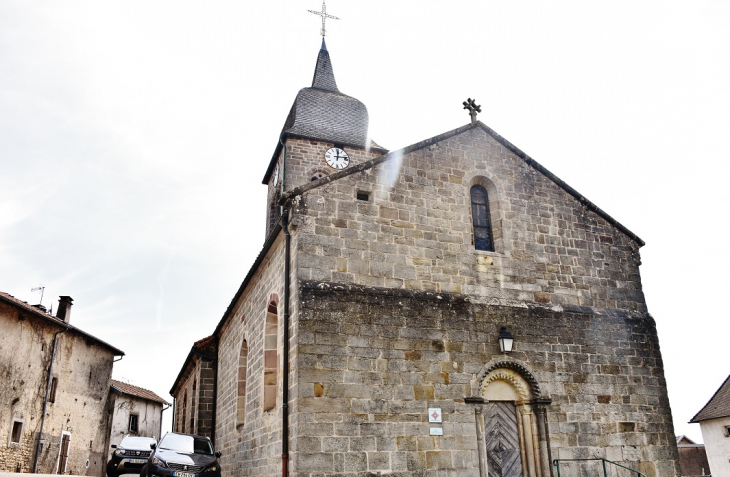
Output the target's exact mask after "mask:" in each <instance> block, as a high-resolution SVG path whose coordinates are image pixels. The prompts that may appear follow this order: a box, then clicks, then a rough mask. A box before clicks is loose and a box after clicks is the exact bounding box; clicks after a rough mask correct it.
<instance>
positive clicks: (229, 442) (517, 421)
mask: <svg viewBox="0 0 730 477" xmlns="http://www.w3.org/2000/svg"><path fill="white" fill-rule="evenodd" d="M367 131H368V116H367V109H366V108H365V106H364V105H363V104H362V103H360V102H359V101H358V100H356V99H354V98H352V97H349V96H346V95H344V94H342V93H341V92H340V91H339V89H338V87H337V84H336V81H335V76H334V73H333V69H332V64H331V61H330V58H329V54H328V52H327V50H326V47H325V45H324V41H323V43H322V49H321V50H320V52H319V56H318V58H317V65H316V68H315V75H314V79H313V83H312V87H310V88H304V89H303V90H301V91H300V92H299V94H298V95H297V98H296V100H295V102H294V105H293V107H292V110H291V112H290V114H289V116H288V118H287V120H286V122H285V125H284V128H283V130H282V133H281V141H280V142H279V144H277V145H276V148H275V152H274V154H273V157H272V159H271V161H270V163H269V165H268V168H267V170H266V174H265V176H264V180H263V183H264V184H265V185H267V187H268V208H267V221H266V224H265V225H266V231H267V234H266V237H267V238H266V241H265V244H264V247H263V249H262V251H261V253H260V254H259V256H258V258H257V260H256V262H255V263H254V265H253V266H252V268H251V269H250V271H249V273H248V274H247V276H246V277H245V279H244V281H243V283H242V284H241V287H240V288H239V290H238V292H237V294H236V295H235V296H234V297H233V300H232V301H231V303H230V305H229V306H228V309H227V310H226V312H225V314H224V315H223V317H222V319H221V320H220V322H219V323H218V326H217V327H216V329H215V330H214V332H213V334H212V335H211V341H210V346H211V348H209V350H208V351H207V353H208V354H215V359H214V360H211V362H213V363H214V368H215V369H214V371H213V373H212V374H213V375H214V377H215V383H214V384H213V389H214V399H213V415H214V418H213V422H214V426H213V427H214V429H213V430H212V434H213V437H214V440H215V445H216V448H217V450H220V451H221V452H222V453H223V456H222V458H221V462H222V465H223V466H224V472H226V473H227V474H229V475H235V476H245V475H271V476H273V475H282V472H284V474H285V475H291V476H298V477H314V476H335V475H351V476H366V475H367V476H372V475H395V476H436V475H438V476H459V477H463V476H474V477H476V476H480V477H487V476H490V477H491V476H505V477H506V476H525V477H528V476H529V477H549V476H553V475H557V474H556V467H555V466H554V465H553V461H555V460H556V459H557V460H559V465H560V468H561V475H587V474H586V473H587V472H590V471H591V470H592V469H598V468H600V466H601V465H603V461H600V460H595V461H580V462H576V461H572V460H571V459H607V460H608V461H612V462H615V463H618V464H620V465H623V466H626V467H630V468H633V469H636V470H638V471H640V472H642V473H644V474H646V475H647V476H652V477H655V476H662V477H664V476H677V475H679V466H678V458H677V449H676V442H675V437H674V431H673V426H672V420H671V411H670V408H669V401H668V398H667V391H666V385H665V380H664V373H663V365H662V359H661V353H660V350H659V343H658V339H657V333H656V327H655V322H654V320H653V318H652V317H651V315H650V314H649V313H648V310H647V307H646V303H645V300H644V296H643V293H642V288H641V278H640V274H639V266H640V263H641V262H640V255H639V249H640V247H641V246H642V245H643V242H642V240H641V239H640V238H639V237H637V236H636V235H634V234H633V233H632V232H631V231H629V230H628V229H626V228H625V227H624V226H623V225H621V224H620V223H619V222H617V221H616V220H615V219H613V218H612V217H610V216H609V215H608V214H606V213H605V212H604V211H603V210H601V209H600V208H598V207H597V206H596V205H594V204H593V203H591V202H590V201H589V200H588V199H586V198H585V197H584V196H582V195H581V194H579V193H578V192H577V191H575V190H574V189H572V188H571V187H570V186H568V185H567V184H565V183H564V182H563V181H561V180H560V179H559V178H558V177H556V176H555V175H554V174H552V173H551V172H550V171H548V170H547V169H546V168H544V167H543V166H542V165H540V164H539V163H537V162H536V161H535V160H533V159H532V158H530V157H529V156H527V155H525V154H524V153H523V152H522V151H520V150H519V149H518V148H517V147H515V146H514V145H512V144H511V143H510V142H508V141H507V140H506V139H504V138H502V137H501V136H500V135H499V134H497V133H496V132H495V131H493V130H492V129H490V128H489V127H488V126H486V125H484V124H482V123H481V122H478V121H475V120H474V119H472V122H471V123H470V124H467V125H465V126H463V127H460V128H457V129H454V130H452V131H449V132H446V133H444V134H441V135H439V136H436V137H433V138H430V139H427V140H425V141H422V142H420V143H417V144H414V145H412V146H409V147H406V148H404V149H401V150H398V151H387V150H385V149H384V148H382V147H380V146H379V145H377V144H376V143H374V142H372V141H371V140H370V139H369V138H368V134H367ZM500 336H502V337H508V336H509V337H511V338H512V339H513V346H512V349H511V351H510V350H508V349H504V350H503V349H502V348H501V346H500V342H499V338H500ZM191 369H192V368H191ZM188 374H190V373H188ZM193 374H194V373H192V374H190V375H189V376H188V375H187V374H186V378H185V380H191V379H197V380H198V381H197V382H200V378H199V377H197V376H193ZM181 375H182V371H181ZM186 382H187V381H186ZM176 386H177V384H176ZM183 388H185V386H183V385H182V384H181V385H180V386H179V389H183ZM175 397H176V411H175V415H176V416H179V415H180V414H179V413H180V407H179V406H180V402H181V399H182V397H181V396H177V395H176V396H175ZM178 419H180V418H178V417H176V421H177V422H180V421H179V420H178ZM187 422H189V420H188V421H187ZM192 431H194V429H192ZM596 465H597V466H598V467H595V466H596ZM609 465H612V464H609ZM591 466H594V467H591Z"/></svg>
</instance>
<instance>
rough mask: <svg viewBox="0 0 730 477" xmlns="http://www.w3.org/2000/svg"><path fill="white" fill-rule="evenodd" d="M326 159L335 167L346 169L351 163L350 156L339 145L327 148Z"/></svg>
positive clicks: (329, 164)
mask: <svg viewBox="0 0 730 477" xmlns="http://www.w3.org/2000/svg"><path fill="white" fill-rule="evenodd" d="M324 160H325V162H327V165H328V166H330V167H331V168H333V169H344V168H345V167H347V166H349V165H350V156H348V155H347V153H346V152H345V151H343V150H342V149H340V148H339V147H332V148H330V149H327V152H325V153H324Z"/></svg>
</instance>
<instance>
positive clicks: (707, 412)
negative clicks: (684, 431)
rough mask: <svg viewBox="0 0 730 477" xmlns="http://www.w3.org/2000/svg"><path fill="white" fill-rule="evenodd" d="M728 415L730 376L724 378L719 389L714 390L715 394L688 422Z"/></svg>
mask: <svg viewBox="0 0 730 477" xmlns="http://www.w3.org/2000/svg"><path fill="white" fill-rule="evenodd" d="M728 416H730V376H728V377H727V378H726V379H725V382H724V383H722V386H720V389H718V390H717V391H715V394H714V395H713V396H712V398H711V399H710V400H709V401H708V402H707V404H705V407H703V408H702V409H701V410H700V412H698V413H697V414H695V417H693V418H692V419H691V420H690V421H689V422H690V423H697V422H701V421H707V420H710V419H718V418H720V417H728Z"/></svg>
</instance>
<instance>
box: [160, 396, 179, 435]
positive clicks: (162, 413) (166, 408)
mask: <svg viewBox="0 0 730 477" xmlns="http://www.w3.org/2000/svg"><path fill="white" fill-rule="evenodd" d="M173 402H174V399H173ZM171 407H172V406H171V405H170V404H168V405H167V407H165V405H164V404H163V405H162V411H160V432H159V433H158V434H157V438H158V439H162V416H163V415H164V414H165V411H167V410H168V409H170V408H171ZM172 415H173V416H174V415H175V413H174V412H173V413H172ZM158 442H159V441H158Z"/></svg>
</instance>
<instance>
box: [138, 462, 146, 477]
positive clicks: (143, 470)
mask: <svg viewBox="0 0 730 477" xmlns="http://www.w3.org/2000/svg"><path fill="white" fill-rule="evenodd" d="M139 477H147V464H145V465H143V466H142V468H141V469H139Z"/></svg>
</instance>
